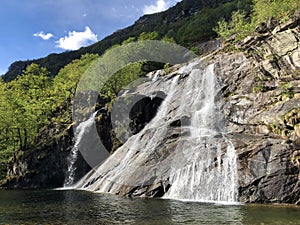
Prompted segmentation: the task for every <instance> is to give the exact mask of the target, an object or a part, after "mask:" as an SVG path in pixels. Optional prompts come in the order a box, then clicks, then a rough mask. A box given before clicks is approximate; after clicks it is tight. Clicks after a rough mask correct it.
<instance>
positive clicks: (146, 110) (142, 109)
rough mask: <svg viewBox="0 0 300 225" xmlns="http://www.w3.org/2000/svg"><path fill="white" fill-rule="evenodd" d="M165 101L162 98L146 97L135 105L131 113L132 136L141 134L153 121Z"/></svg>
mask: <svg viewBox="0 0 300 225" xmlns="http://www.w3.org/2000/svg"><path fill="white" fill-rule="evenodd" d="M163 100H164V99H163V98H161V97H154V98H152V99H151V98H150V97H144V98H142V99H141V100H139V101H138V102H136V103H135V104H134V106H133V107H132V109H131V111H130V113H129V118H130V119H131V121H130V123H129V127H130V130H131V132H132V134H137V133H138V132H140V131H141V130H142V129H143V128H144V127H145V126H146V124H148V123H149V122H150V121H151V120H152V119H153V117H154V116H155V115H156V113H157V110H158V108H159V106H160V105H161V103H162V102H163Z"/></svg>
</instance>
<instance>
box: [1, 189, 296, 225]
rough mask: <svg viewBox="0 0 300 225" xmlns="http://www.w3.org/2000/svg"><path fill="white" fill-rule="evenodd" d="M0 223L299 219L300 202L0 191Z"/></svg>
mask: <svg viewBox="0 0 300 225" xmlns="http://www.w3.org/2000/svg"><path fill="white" fill-rule="evenodd" d="M0 224H163V225H164V224H300V207H293V206H289V207H287V206H263V205H255V206H254V205H251V206H243V205H238V206H224V205H223V206H222V205H214V204H203V203H194V202H180V201H171V200H160V199H158V200H153V199H134V200H133V199H128V198H122V197H117V196H113V195H102V194H95V193H89V192H81V191H52V190H39V191H6V190H0Z"/></svg>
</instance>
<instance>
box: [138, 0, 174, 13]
mask: <svg viewBox="0 0 300 225" xmlns="http://www.w3.org/2000/svg"><path fill="white" fill-rule="evenodd" d="M170 6H171V4H170V2H169V1H165V0H157V1H156V3H155V4H154V5H146V6H144V9H143V13H144V14H153V13H157V12H161V11H165V10H166V9H168V8H169V7H170Z"/></svg>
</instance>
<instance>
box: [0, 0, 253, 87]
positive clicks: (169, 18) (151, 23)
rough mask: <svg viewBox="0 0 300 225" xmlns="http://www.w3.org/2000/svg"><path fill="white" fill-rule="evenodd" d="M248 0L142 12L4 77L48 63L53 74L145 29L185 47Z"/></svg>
mask: <svg viewBox="0 0 300 225" xmlns="http://www.w3.org/2000/svg"><path fill="white" fill-rule="evenodd" d="M250 2H251V1H249V0H242V1H240V0H209V1H208V0H183V1H182V2H179V3H177V5H176V6H174V7H172V8H170V9H168V10H167V11H164V12H161V13H156V14H152V15H145V16H142V17H141V18H140V19H139V20H137V21H136V22H135V23H134V24H133V25H132V26H129V27H127V28H125V29H122V30H119V31H116V32H115V33H113V34H111V35H109V36H108V37H106V38H104V39H103V40H101V41H99V42H97V43H95V44H93V45H91V46H88V47H82V48H80V49H79V50H76V51H68V52H63V53H60V54H55V53H54V54H50V55H48V56H47V57H45V58H40V59H35V60H27V61H16V62H14V63H12V64H11V66H10V67H9V70H8V72H7V73H6V74H5V75H4V76H3V80H4V81H10V80H13V79H14V78H15V77H16V76H18V75H20V74H21V73H22V71H23V70H24V69H25V68H26V67H27V66H28V65H30V64H32V63H36V64H39V65H41V66H43V67H46V68H47V69H48V70H49V72H50V76H51V77H54V76H55V75H56V74H57V73H58V71H59V70H60V69H61V68H63V67H64V66H65V65H67V64H68V63H70V62H71V61H73V60H74V59H79V58H80V57H81V55H83V54H85V53H93V54H99V55H101V54H103V53H104V51H105V50H106V49H108V48H109V47H111V46H113V45H115V44H120V43H122V42H123V41H124V40H126V39H128V38H129V37H134V38H137V37H139V35H140V34H141V33H142V32H153V31H156V32H157V33H158V34H159V36H160V38H162V37H163V36H168V37H171V38H174V39H175V41H176V42H177V43H179V44H181V45H183V46H185V47H190V46H193V45H195V44H198V43H201V42H204V41H207V40H210V39H212V38H214V37H216V34H215V32H214V31H213V30H212V28H213V27H215V26H216V24H217V21H219V20H220V19H221V18H222V17H225V18H229V17H230V15H231V12H232V11H234V10H237V9H240V10H245V11H249V10H250Z"/></svg>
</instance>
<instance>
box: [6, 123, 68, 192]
mask: <svg viewBox="0 0 300 225" xmlns="http://www.w3.org/2000/svg"><path fill="white" fill-rule="evenodd" d="M53 125H54V124H53ZM38 139H39V140H40V141H39V144H38V145H37V146H38V147H31V148H30V149H27V150H26V151H24V152H19V153H18V155H17V156H16V157H15V158H14V159H13V160H12V161H11V162H10V164H9V165H8V172H7V176H6V179H5V180H3V181H2V182H1V186H3V187H5V188H53V187H61V186H62V185H63V183H64V179H65V172H66V170H67V157H68V154H69V151H70V150H71V148H72V145H73V129H72V126H70V127H68V128H67V129H63V128H62V127H59V126H57V125H54V126H52V127H47V129H46V130H45V131H44V132H42V133H41V135H40V136H39V137H38Z"/></svg>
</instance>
